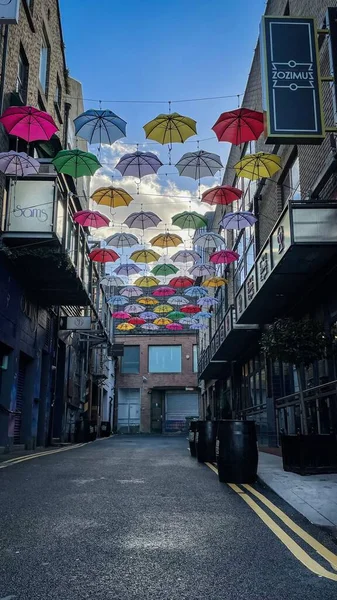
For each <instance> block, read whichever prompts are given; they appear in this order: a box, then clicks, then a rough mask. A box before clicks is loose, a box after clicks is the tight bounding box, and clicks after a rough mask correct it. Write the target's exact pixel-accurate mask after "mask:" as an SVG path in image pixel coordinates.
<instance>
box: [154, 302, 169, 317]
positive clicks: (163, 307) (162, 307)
mask: <svg viewBox="0 0 337 600" xmlns="http://www.w3.org/2000/svg"><path fill="white" fill-rule="evenodd" d="M153 312H155V313H156V314H157V313H159V314H161V313H163V314H164V315H166V314H167V313H170V312H173V308H172V306H170V305H169V304H158V306H156V307H155V308H154V309H153ZM170 318H171V317H170Z"/></svg>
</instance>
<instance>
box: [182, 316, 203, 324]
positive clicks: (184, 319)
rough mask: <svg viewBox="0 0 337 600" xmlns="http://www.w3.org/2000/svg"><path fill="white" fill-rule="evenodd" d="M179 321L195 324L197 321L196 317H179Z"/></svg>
mask: <svg viewBox="0 0 337 600" xmlns="http://www.w3.org/2000/svg"><path fill="white" fill-rule="evenodd" d="M179 323H182V324H183V325H195V324H197V323H198V321H197V319H193V317H184V318H183V319H180V321H179Z"/></svg>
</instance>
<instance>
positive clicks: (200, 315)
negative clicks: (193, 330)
mask: <svg viewBox="0 0 337 600" xmlns="http://www.w3.org/2000/svg"><path fill="white" fill-rule="evenodd" d="M196 318H197V319H211V318H212V313H210V312H208V311H207V310H202V311H201V312H199V313H198V314H197V317H196Z"/></svg>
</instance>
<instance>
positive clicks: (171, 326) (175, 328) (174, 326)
mask: <svg viewBox="0 0 337 600" xmlns="http://www.w3.org/2000/svg"><path fill="white" fill-rule="evenodd" d="M166 329H169V330H170V331H181V330H182V329H184V327H183V325H180V323H170V324H169V325H166Z"/></svg>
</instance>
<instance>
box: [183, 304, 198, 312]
mask: <svg viewBox="0 0 337 600" xmlns="http://www.w3.org/2000/svg"><path fill="white" fill-rule="evenodd" d="M181 312H183V313H186V314H187V315H195V314H196V313H199V312H200V307H199V306H196V305H195V304H186V305H185V306H182V307H181Z"/></svg>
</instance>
